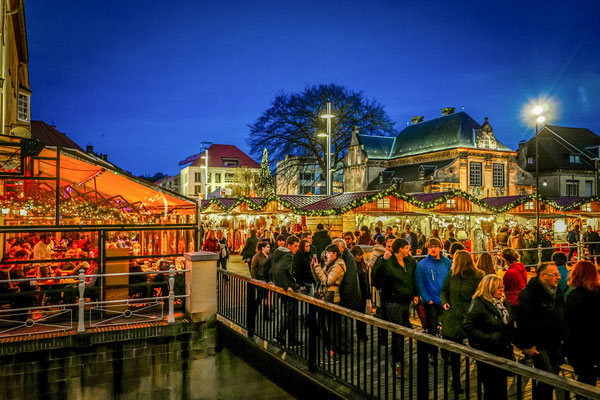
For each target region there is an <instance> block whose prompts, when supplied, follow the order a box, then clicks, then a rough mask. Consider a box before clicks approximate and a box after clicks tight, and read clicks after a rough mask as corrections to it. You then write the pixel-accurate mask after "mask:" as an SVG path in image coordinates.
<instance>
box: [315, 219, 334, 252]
mask: <svg viewBox="0 0 600 400" xmlns="http://www.w3.org/2000/svg"><path fill="white" fill-rule="evenodd" d="M312 241H313V242H312V244H313V246H315V248H316V249H317V257H321V254H322V253H323V251H325V248H326V247H327V246H329V245H330V244H331V238H330V237H329V233H328V232H327V231H326V230H325V229H324V227H323V224H318V225H317V230H316V231H315V234H314V235H313V237H312Z"/></svg>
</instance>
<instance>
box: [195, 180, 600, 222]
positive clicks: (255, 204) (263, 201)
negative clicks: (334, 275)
mask: <svg viewBox="0 0 600 400" xmlns="http://www.w3.org/2000/svg"><path fill="white" fill-rule="evenodd" d="M439 194H440V196H438V197H436V198H435V199H433V200H431V201H421V200H419V199H418V198H416V197H414V196H411V195H409V194H405V193H400V192H398V190H397V189H396V187H394V186H391V187H389V188H387V189H384V190H382V191H379V192H373V193H369V194H367V195H365V196H363V197H361V198H359V199H356V200H354V201H352V202H350V203H348V204H345V205H343V206H341V207H338V208H332V209H324V210H306V209H304V208H301V207H297V206H295V205H293V204H291V203H290V202H289V201H287V200H285V199H283V198H281V197H280V196H279V195H277V194H275V193H271V194H269V195H268V196H266V197H264V198H250V197H245V196H240V197H237V198H236V200H235V202H234V203H233V204H232V205H230V206H226V205H225V204H224V203H223V202H221V201H220V199H219V198H212V199H210V200H209V201H208V202H206V203H205V204H204V205H203V206H202V207H201V209H200V212H205V211H206V210H207V209H208V208H209V207H210V206H212V205H213V204H214V205H216V206H217V207H219V208H220V209H221V210H222V211H223V212H225V213H231V212H232V211H233V210H235V208H236V207H238V206H240V205H242V204H246V205H247V206H248V208H250V209H251V210H255V211H259V210H262V209H263V208H264V207H265V206H266V205H267V204H268V203H270V202H273V201H274V202H276V203H278V204H280V205H281V206H282V207H283V208H284V209H288V210H289V211H290V212H292V213H293V214H295V215H305V216H331V215H342V214H345V213H347V212H349V211H351V210H353V209H356V208H358V207H360V206H363V205H365V204H369V203H373V202H376V201H378V200H380V199H382V198H384V197H386V196H394V197H395V198H397V199H399V200H403V201H406V202H407V203H410V204H412V205H414V206H416V207H418V208H421V209H424V210H428V209H432V208H434V207H436V206H439V205H441V204H444V203H446V201H447V200H449V199H452V198H455V197H460V198H463V199H465V200H467V201H469V202H471V203H472V204H474V205H477V206H479V207H481V208H482V209H484V210H487V211H490V212H492V213H495V214H498V213H500V214H501V213H506V212H508V211H510V210H512V209H514V208H516V207H518V206H521V205H523V204H525V203H528V202H533V201H535V200H536V195H535V194H529V195H523V196H522V197H519V198H517V199H515V200H514V201H512V202H510V203H508V204H505V205H503V206H500V207H495V206H492V205H490V204H488V203H486V202H485V199H479V198H477V197H475V196H473V195H471V194H469V193H466V192H464V191H462V190H451V191H448V192H444V193H439ZM334 196H335V195H334ZM334 196H333V197H334ZM539 201H540V203H541V204H546V205H549V206H551V207H553V208H555V209H557V210H558V211H573V210H580V209H581V207H582V205H586V204H589V203H592V202H600V196H594V197H587V198H581V199H579V200H577V201H575V202H573V203H571V204H569V205H566V206H563V205H560V204H558V203H557V202H556V201H554V200H552V199H546V198H543V197H541V196H540V197H539ZM282 211H283V210H282Z"/></svg>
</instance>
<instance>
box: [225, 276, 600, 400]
mask: <svg viewBox="0 0 600 400" xmlns="http://www.w3.org/2000/svg"><path fill="white" fill-rule="evenodd" d="M217 285H218V286H217V287H218V290H217V314H218V316H219V318H223V319H226V320H228V321H230V323H232V324H234V325H237V326H239V327H241V328H242V329H244V330H245V331H246V333H247V335H248V336H249V337H255V338H260V339H262V340H264V345H265V347H267V345H274V346H277V347H278V348H280V349H281V351H283V352H285V355H287V356H286V357H293V358H294V359H295V360H296V361H298V362H300V363H303V364H305V365H306V366H307V367H308V369H309V370H310V371H311V372H315V371H319V372H322V373H325V374H327V375H329V376H330V377H331V378H332V379H334V380H335V381H338V382H342V383H344V384H345V385H347V386H349V387H351V388H352V389H353V390H355V391H358V392H360V393H362V394H363V395H365V396H367V397H375V398H385V399H389V398H392V399H397V398H400V399H413V398H417V399H429V398H430V396H431V395H433V398H434V399H438V398H443V399H448V398H450V395H452V397H453V398H458V397H459V392H458V390H455V389H454V388H451V387H450V386H449V384H448V383H449V371H450V370H451V366H450V358H451V356H452V355H458V356H459V357H461V358H462V361H461V381H462V380H463V379H464V383H465V386H464V395H463V394H460V397H463V396H464V398H467V399H470V398H475V397H476V398H478V399H480V398H482V393H483V389H482V377H481V376H480V374H478V370H479V369H480V368H481V366H482V365H487V366H492V367H494V368H496V369H497V371H499V372H500V373H502V371H503V372H504V373H506V374H507V375H508V378H507V386H509V388H508V389H507V390H508V397H509V398H514V399H517V400H520V399H523V398H526V397H530V395H531V390H532V387H533V386H537V385H539V384H546V385H551V386H553V387H554V388H555V390H556V393H557V398H560V397H559V395H562V396H564V397H562V398H565V399H568V398H570V396H571V394H575V395H578V396H583V397H585V398H595V399H597V398H600V390H598V389H597V388H595V387H592V386H589V385H585V384H582V383H579V382H576V381H573V380H571V379H567V378H565V377H561V376H558V375H555V374H552V373H548V372H545V371H541V370H538V369H535V368H532V367H530V366H527V365H524V364H521V363H517V362H515V361H512V360H508V359H505V358H502V357H498V356H494V355H491V354H489V353H485V352H483V351H479V350H476V349H473V348H471V347H467V346H464V345H462V344H458V343H455V342H452V341H448V340H445V339H441V338H439V337H436V336H433V335H429V334H426V333H424V332H422V331H418V330H415V329H410V328H406V327H403V326H399V325H396V324H393V323H390V322H387V321H384V320H381V319H379V318H375V317H371V316H368V315H365V314H363V313H359V312H355V311H352V310H349V309H346V308H344V307H340V306H337V305H335V304H332V303H328V302H324V301H322V300H318V299H315V298H313V297H309V296H305V295H302V294H298V293H294V292H291V291H285V290H283V289H281V288H278V287H276V286H274V285H271V284H268V283H265V282H262V281H258V280H254V279H251V278H247V277H244V276H241V275H238V274H235V273H232V272H229V271H226V270H222V269H219V270H218V275H217ZM396 335H398V336H396ZM360 336H363V337H362V338H359V337H360ZM361 339H366V340H361ZM394 339H395V343H396V344H395V346H401V351H400V352H398V351H396V352H393V351H392V348H393V347H394V345H393V344H392V342H393V341H394ZM398 339H400V340H398ZM396 349H397V347H396ZM438 350H441V352H440V351H438ZM440 353H441V355H442V356H441V357H439V354H440ZM394 355H395V356H394ZM448 355H449V356H448ZM286 357H281V358H282V359H287V358H286ZM461 385H462V382H461Z"/></svg>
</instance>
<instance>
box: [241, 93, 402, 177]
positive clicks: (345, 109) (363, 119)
mask: <svg viewBox="0 0 600 400" xmlns="http://www.w3.org/2000/svg"><path fill="white" fill-rule="evenodd" d="M328 101H331V111H332V113H333V114H334V115H335V118H333V119H332V121H331V131H332V144H331V153H332V154H331V156H332V157H331V165H332V168H334V169H335V170H337V169H340V168H341V165H342V160H343V158H344V156H345V155H346V151H347V150H348V146H349V144H350V139H351V133H352V129H353V128H354V127H358V129H359V132H360V133H366V134H370V135H381V136H389V135H390V134H392V133H394V129H393V128H394V127H393V125H394V124H393V122H392V121H391V120H390V118H389V117H388V115H387V114H386V112H385V110H384V107H383V106H382V105H381V104H379V103H378V102H377V101H375V100H369V99H365V97H364V96H363V93H362V92H352V91H350V90H348V89H346V88H344V87H342V86H338V85H335V84H329V85H318V86H310V87H307V88H306V89H304V91H303V92H301V93H293V94H288V93H284V92H280V93H279V94H277V95H276V96H275V99H274V100H273V102H272V103H271V107H270V108H269V109H267V110H266V111H265V112H263V114H262V115H261V116H260V117H259V118H258V119H257V120H256V122H255V123H254V124H252V125H249V127H250V137H249V138H248V144H249V145H250V152H251V154H252V155H254V156H256V157H258V156H259V155H261V154H262V152H263V149H265V148H266V149H267V150H268V152H269V155H270V156H271V159H272V161H279V160H282V159H284V158H285V156H286V155H291V156H300V157H307V158H309V159H314V160H315V161H316V163H317V165H318V166H319V167H320V169H321V171H325V169H326V161H325V159H326V155H325V152H326V151H327V142H326V138H322V137H318V136H317V132H323V133H324V132H326V130H327V121H326V119H325V118H321V115H323V114H324V113H325V111H326V107H327V102H328ZM290 164H292V165H293V163H290ZM277 173H278V174H279V173H285V171H279V169H278V170H277Z"/></svg>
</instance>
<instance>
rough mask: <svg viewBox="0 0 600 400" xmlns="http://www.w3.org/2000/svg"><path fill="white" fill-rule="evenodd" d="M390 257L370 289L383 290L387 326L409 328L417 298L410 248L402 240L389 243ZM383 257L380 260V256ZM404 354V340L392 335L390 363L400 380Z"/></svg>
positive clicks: (415, 263)
mask: <svg viewBox="0 0 600 400" xmlns="http://www.w3.org/2000/svg"><path fill="white" fill-rule="evenodd" d="M392 252H393V256H392V257H389V259H388V260H387V262H384V263H383V265H381V267H380V268H378V269H377V270H375V271H373V272H374V273H373V274H372V280H373V285H374V286H375V287H377V288H378V289H380V290H382V293H383V299H382V303H383V304H385V310H386V317H385V319H387V320H388V321H390V322H393V323H395V324H399V325H403V326H406V327H408V328H411V327H412V325H411V324H410V321H409V316H410V303H411V302H412V301H413V300H414V298H415V297H416V296H417V285H416V284H415V270H416V268H417V262H416V261H415V259H414V258H412V257H411V256H410V245H409V244H408V242H407V241H406V240H404V239H395V240H394V242H393V243H392ZM382 257H383V256H382ZM403 354H404V336H401V335H397V334H392V359H393V362H394V363H395V365H396V376H398V377H400V376H401V374H402V372H401V370H400V361H401V360H402V355H403Z"/></svg>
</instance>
